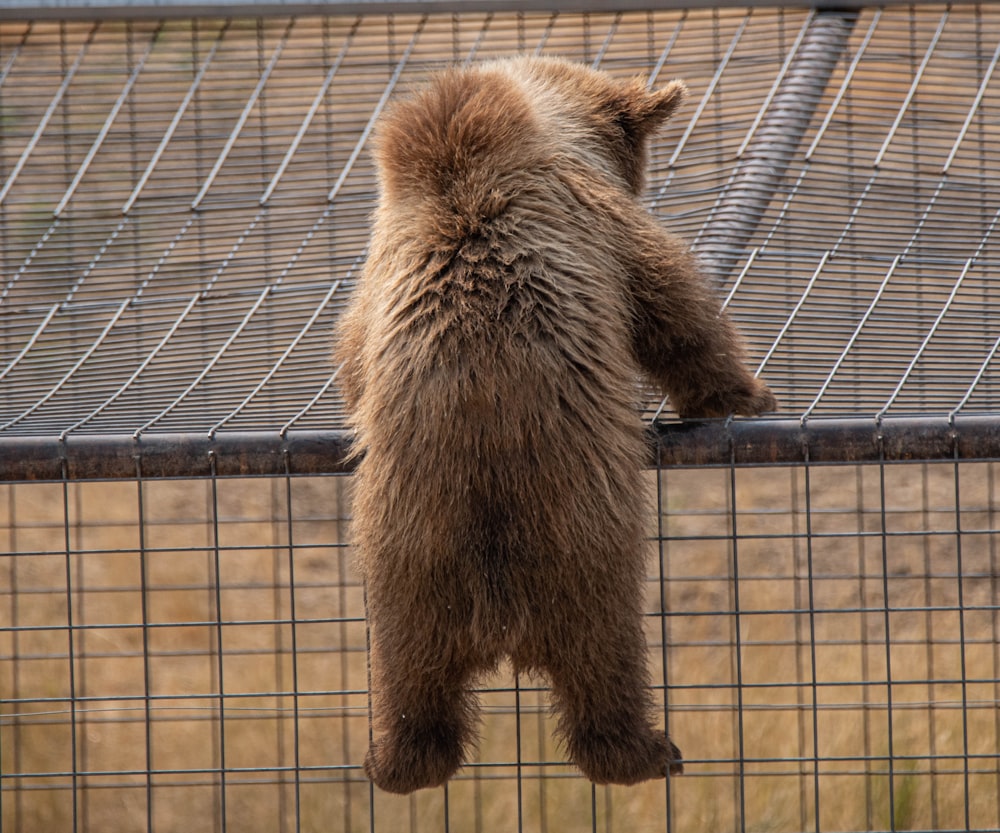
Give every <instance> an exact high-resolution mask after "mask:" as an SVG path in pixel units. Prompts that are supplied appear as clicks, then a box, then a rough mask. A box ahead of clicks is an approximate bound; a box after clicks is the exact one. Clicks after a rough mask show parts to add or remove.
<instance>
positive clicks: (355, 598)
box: [0, 464, 1000, 833]
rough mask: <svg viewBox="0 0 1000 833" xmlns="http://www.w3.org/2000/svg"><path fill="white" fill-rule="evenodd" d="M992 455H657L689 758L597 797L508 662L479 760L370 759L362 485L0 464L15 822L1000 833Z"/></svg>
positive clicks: (657, 679)
mask: <svg viewBox="0 0 1000 833" xmlns="http://www.w3.org/2000/svg"><path fill="white" fill-rule="evenodd" d="M956 475H957V480H956ZM996 475H997V468H996V466H995V465H992V464H961V465H960V466H958V467H956V466H955V465H953V464H933V465H914V464H908V465H892V466H886V467H884V468H881V469H880V468H879V467H878V466H857V467H855V466H851V467H813V468H810V469H808V470H807V469H805V468H801V467H799V468H766V469H765V468H755V469H737V470H735V471H731V470H730V469H701V470H671V471H665V472H663V473H662V475H661V482H660V490H659V496H658V497H659V505H660V508H661V512H660V514H659V518H658V519H657V516H656V515H655V514H654V513H652V512H651V516H650V519H651V523H650V534H651V538H652V544H651V553H650V562H649V611H650V617H649V629H648V638H649V644H650V660H651V664H652V667H653V669H654V674H653V676H654V685H655V686H656V689H657V697H658V698H660V699H661V700H662V698H663V691H664V681H665V680H666V682H667V683H668V686H667V691H668V698H667V699H668V701H669V719H670V722H671V729H670V731H671V733H672V735H673V736H674V737H675V738H676V740H677V741H678V743H679V744H680V746H681V748H682V749H683V750H684V752H685V756H686V758H687V761H688V764H687V774H685V775H684V776H683V777H682V778H678V779H674V780H673V781H672V782H671V783H670V784H669V787H667V786H665V784H664V783H663V782H660V783H651V784H647V785H643V786H639V787H634V788H629V789H626V788H603V787H602V788H596V789H595V788H592V787H591V785H590V784H589V783H588V782H586V781H585V780H583V779H582V778H581V777H580V776H579V775H578V774H577V773H576V771H575V770H574V769H573V768H572V767H570V766H568V765H566V763H565V760H564V758H563V755H562V753H561V750H560V749H559V748H558V746H557V745H556V743H555V742H554V740H553V737H552V721H551V719H550V717H549V715H548V711H547V701H546V692H545V690H544V680H529V679H520V680H514V679H512V677H511V675H509V674H506V673H505V674H501V675H498V676H497V677H495V678H492V679H487V680H484V681H483V682H482V686H483V692H482V702H483V706H484V720H483V735H482V742H481V745H480V748H479V750H478V753H477V756H476V759H475V760H474V761H472V762H470V765H469V766H468V767H467V768H466V769H465V770H464V772H463V773H462V775H461V777H460V778H458V779H456V780H455V781H453V782H452V784H451V785H450V786H449V787H448V789H447V790H434V791H427V792H423V793H420V794H418V795H416V796H414V797H411V798H396V797H390V796H387V795H384V794H381V793H378V792H374V791H372V790H371V788H370V786H369V784H368V783H367V781H366V780H365V778H364V775H363V773H362V772H361V771H360V769H359V764H360V762H361V760H362V758H363V755H364V750H365V748H366V744H367V738H368V725H367V700H366V689H367V680H366V664H365V629H364V624H363V616H364V606H363V595H362V589H361V587H360V586H359V584H358V581H357V579H356V575H355V573H354V571H353V569H352V566H351V551H350V548H349V546H348V545H347V540H348V523H347V522H348V517H349V508H348V507H349V491H350V478H349V477H341V476H331V477H314V478H297V479H291V480H285V479H282V478H276V479H265V478H258V479H219V480H216V481H211V480H198V481H146V482H143V483H141V484H139V483H137V482H108V483H83V484H78V483H70V484H67V485H66V486H64V485H63V484H60V483H46V484H20V485H12V486H3V487H0V500H2V505H3V506H4V507H5V511H4V515H3V516H2V517H3V521H2V526H0V530H2V531H0V534H2V535H3V537H4V540H5V544H4V545H3V550H4V552H5V554H4V555H2V556H0V698H2V703H3V712H2V715H0V718H2V724H0V731H2V734H0V750H2V760H0V767H2V773H3V793H2V827H3V830H4V831H11V832H12V833H14V832H15V831H16V832H17V833H20V831H25V832H26V833H27V831H41V830H44V831H53V833H54V832H55V831H62V830H73V829H74V826H73V824H74V822H73V820H74V815H75V816H76V820H77V829H82V830H95V831H96V830H115V831H131V830H135V831H141V830H147V829H154V830H157V831H184V833H193V832H194V831H201V830H205V831H209V830H221V829H223V820H224V821H225V829H227V830H239V831H262V833H263V831H284V830H296V829H299V830H308V831H313V830H316V831H320V830H324V831H326V830H338V831H339V830H342V831H345V833H346V832H347V831H365V830H378V831H397V830H406V829H409V830H444V829H448V830H459V831H466V830H468V831H491V833H492V832H493V831H516V830H522V829H523V830H552V831H575V830H602V831H611V830H659V829H667V828H668V826H669V828H670V829H673V830H707V829H712V830H715V829H735V828H738V827H739V826H740V819H741V818H742V820H743V821H742V824H743V827H744V828H745V829H747V830H761V831H764V830H767V831H793V830H806V829H810V830H811V829H822V830H827V831H847V830H883V829H886V830H888V829H893V828H894V829H898V830H907V829H945V828H958V829H966V828H967V827H969V828H973V829H983V828H995V827H996V826H998V824H1000V811H998V803H997V795H998V789H1000V763H998V757H997V749H998V745H1000V743H998V738H1000V735H998V722H1000V721H998V716H997V709H996V705H995V704H996V700H997V691H998V687H1000V657H998V653H1000V649H998V640H997V628H998V621H997V576H998V572H1000V571H998V565H997V552H996V512H997V511H998V507H997V499H996V494H995V488H994V484H995V480H996ZM649 480H650V486H651V490H653V489H655V486H656V483H655V476H654V475H652V474H651V475H649ZM883 495H884V500H883ZM734 500H735V512H733V511H732V510H733V502H734ZM289 519H291V523H289ZM140 521H141V523H140ZM886 591H888V604H886V595H885V594H886ZM664 609H665V610H666V611H667V613H666V614H665V615H661V611H662V610H664ZM70 622H72V626H73V627H72V629H70V628H68V627H67V626H68V624H69V623H70ZM887 627H888V635H889V636H888V639H886V628H887ZM664 636H666V641H667V645H668V650H667V651H664V649H663V637H664ZM737 645H738V649H737ZM664 657H666V658H667V660H668V661H667V663H666V665H664ZM890 682H891V684H890ZM890 704H891V707H890ZM741 760H742V764H741V763H740V762H741ZM817 806H818V813H819V820H818V823H817V820H816V813H817Z"/></svg>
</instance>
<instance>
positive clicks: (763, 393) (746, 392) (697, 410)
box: [677, 379, 778, 419]
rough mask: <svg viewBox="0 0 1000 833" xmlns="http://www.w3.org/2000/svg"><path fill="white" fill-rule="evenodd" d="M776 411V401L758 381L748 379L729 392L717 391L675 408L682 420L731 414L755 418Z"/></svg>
mask: <svg viewBox="0 0 1000 833" xmlns="http://www.w3.org/2000/svg"><path fill="white" fill-rule="evenodd" d="M776 410H778V400H777V399H775V398H774V394H773V393H771V389H770V388H769V387H768V386H767V385H766V384H764V382H762V381H760V379H750V380H748V381H747V382H746V383H743V384H740V385H738V386H736V387H734V388H732V389H730V390H725V391H718V392H716V393H712V394H710V395H709V396H706V397H704V398H703V399H701V400H698V401H696V402H686V403H681V404H679V405H678V406H677V412H678V414H679V415H680V417H681V418H682V419H712V418H722V417H727V416H731V415H733V414H740V415H741V416H757V415H758V414H764V413H768V412H769V411H776Z"/></svg>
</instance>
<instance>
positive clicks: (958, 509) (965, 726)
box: [935, 434, 972, 830]
mask: <svg viewBox="0 0 1000 833" xmlns="http://www.w3.org/2000/svg"><path fill="white" fill-rule="evenodd" d="M952 443H953V446H952V449H953V454H954V459H953V466H954V477H955V568H956V569H955V573H956V579H955V580H956V583H957V586H956V589H957V591H958V660H959V667H960V669H961V691H962V788H963V792H964V799H965V807H964V810H965V817H964V818H965V829H966V830H971V829H972V818H971V807H970V803H971V792H970V789H969V675H968V667H967V665H966V641H965V569H964V563H963V559H962V556H963V551H962V538H963V536H962V492H961V486H960V483H961V469H960V466H959V450H958V438H957V436H956V435H954V434H953V435H952ZM935 826H936V825H935Z"/></svg>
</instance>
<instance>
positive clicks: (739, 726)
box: [728, 436, 747, 833]
mask: <svg viewBox="0 0 1000 833" xmlns="http://www.w3.org/2000/svg"><path fill="white" fill-rule="evenodd" d="M728 500H729V504H730V507H729V510H730V511H729V519H730V536H729V543H730V547H731V550H732V558H731V560H730V568H731V573H730V587H731V590H730V592H731V594H732V609H733V650H734V671H735V676H736V730H737V762H736V765H737V783H736V799H737V809H738V812H739V827H738V829H739V831H740V833H746V830H747V819H746V806H747V803H746V799H747V796H746V771H745V767H746V764H745V762H744V761H745V754H746V741H745V738H744V726H743V716H744V715H743V636H742V632H741V631H742V617H741V610H742V609H741V607H740V556H739V529H738V526H739V524H738V520H737V515H738V504H737V494H736V447H735V445H734V444H733V442H732V437H731V436H730V449H729V493H728Z"/></svg>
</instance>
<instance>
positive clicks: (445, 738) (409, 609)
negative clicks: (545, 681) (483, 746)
mask: <svg viewBox="0 0 1000 833" xmlns="http://www.w3.org/2000/svg"><path fill="white" fill-rule="evenodd" d="M426 581H427V582H428V583H426V584H425V583H424V582H421V581H414V582H411V583H409V584H408V585H406V586H405V587H404V584H400V585H398V586H396V587H393V588H392V592H387V591H386V588H384V587H382V586H381V585H380V583H379V582H378V581H377V580H376V581H372V582H370V583H369V605H370V609H369V615H370V619H371V627H372V631H371V663H372V685H371V688H372V716H373V722H374V728H375V737H374V740H373V741H372V743H371V746H370V748H369V750H368V755H367V757H366V758H365V771H366V772H367V774H368V777H369V778H371V780H372V781H373V782H374V783H375V784H376V785H377V786H378V787H380V788H381V789H383V790H385V791H386V792H392V793H410V792H413V791H414V790H418V789H423V788H425V787H436V786H439V785H441V784H443V783H444V782H445V781H447V780H448V779H449V778H450V777H451V776H452V775H454V773H455V772H456V771H457V770H458V769H459V768H460V767H461V765H462V763H463V761H464V760H465V755H466V751H467V749H468V748H469V747H470V746H471V745H472V744H473V742H474V739H475V734H476V728H477V720H478V711H479V709H478V702H477V699H476V696H475V694H473V693H472V692H471V691H470V684H471V683H472V681H473V678H474V676H475V675H476V674H477V673H478V672H479V671H480V670H481V666H482V663H481V662H480V661H479V658H478V655H474V653H473V651H472V650H471V648H470V646H469V645H468V644H467V641H468V640H467V638H466V635H465V629H463V628H461V627H459V626H458V625H457V624H456V622H455V621H453V620H451V619H450V615H452V614H453V611H452V609H451V606H447V605H445V604H444V603H439V605H437V607H439V608H440V610H439V611H438V615H435V605H434V602H433V601H432V600H433V599H435V592H434V589H433V588H434V583H433V581H432V579H431V578H430V577H427V578H426ZM384 599H388V600H389V602H391V603H389V604H383V603H382V602H383V600H384Z"/></svg>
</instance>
